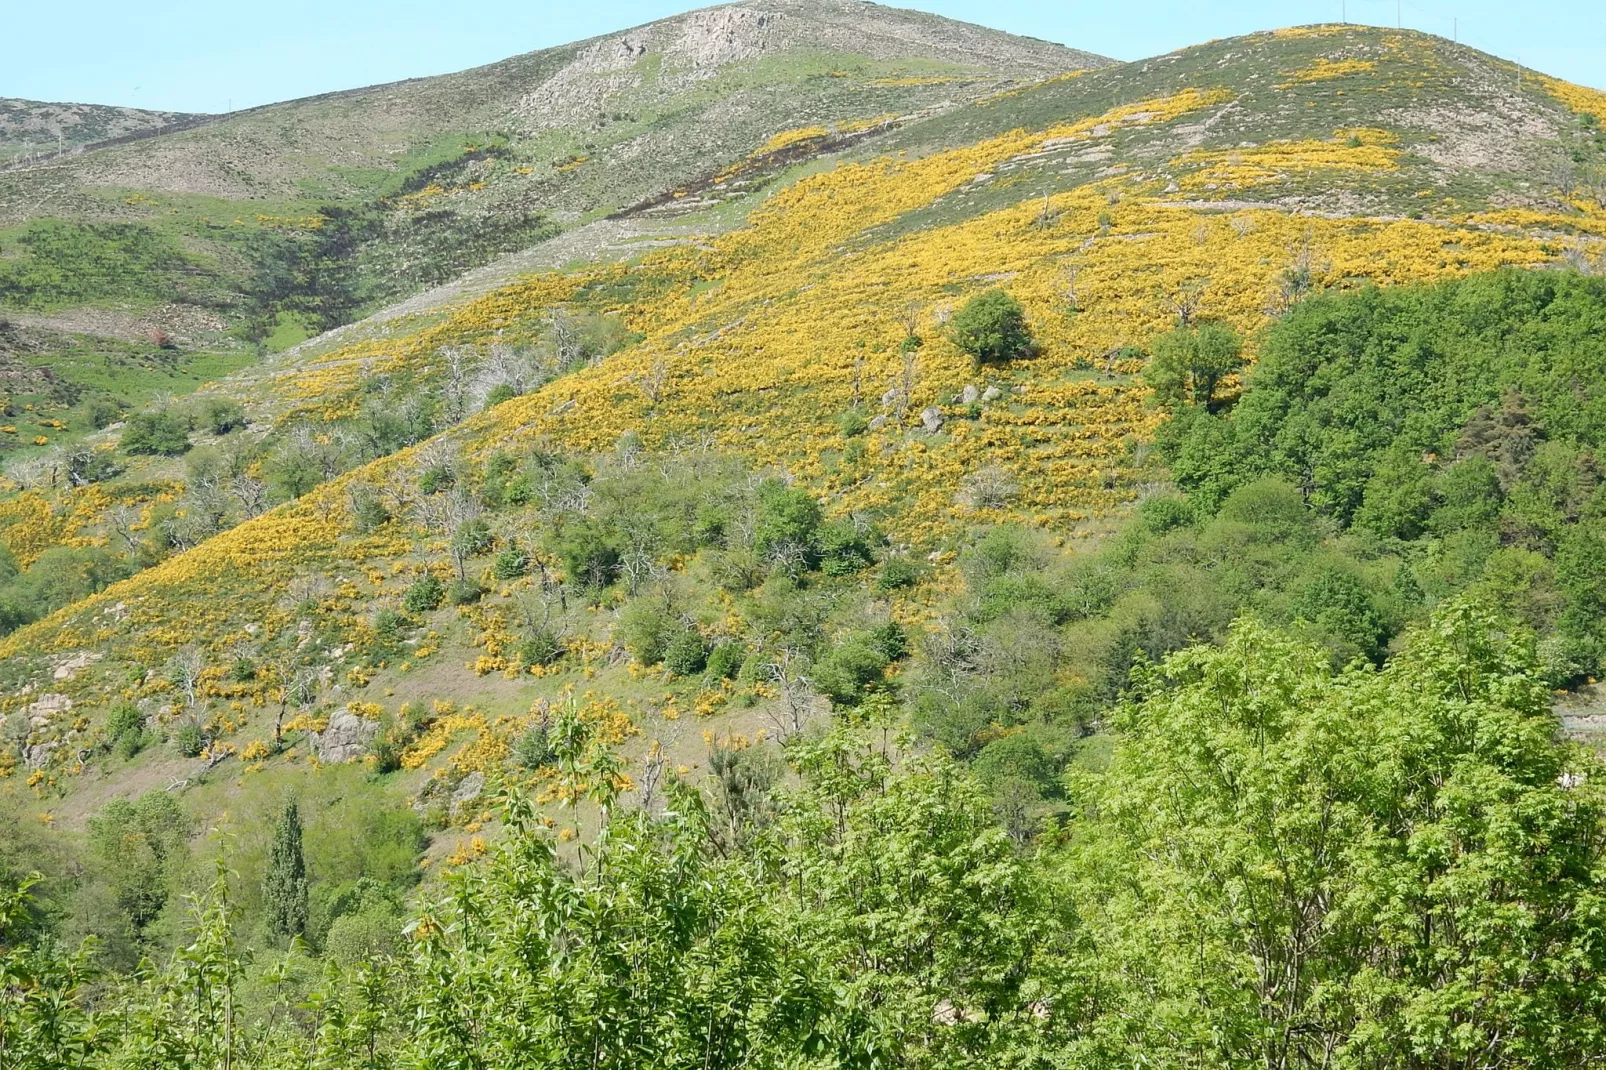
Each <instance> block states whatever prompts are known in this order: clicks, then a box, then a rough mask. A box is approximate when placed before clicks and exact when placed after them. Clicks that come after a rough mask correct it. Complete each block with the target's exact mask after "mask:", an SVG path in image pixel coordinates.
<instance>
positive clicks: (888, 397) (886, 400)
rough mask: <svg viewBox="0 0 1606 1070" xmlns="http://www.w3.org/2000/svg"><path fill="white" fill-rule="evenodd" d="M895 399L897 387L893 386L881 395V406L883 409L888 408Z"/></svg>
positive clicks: (896, 398) (896, 397)
mask: <svg viewBox="0 0 1606 1070" xmlns="http://www.w3.org/2000/svg"><path fill="white" fill-rule="evenodd" d="M897 400H898V388H897V387H893V388H892V389H890V390H888V391H887V392H886V393H885V394H882V395H881V407H882V408H883V409H890V408H892V404H893V402H895V401H897Z"/></svg>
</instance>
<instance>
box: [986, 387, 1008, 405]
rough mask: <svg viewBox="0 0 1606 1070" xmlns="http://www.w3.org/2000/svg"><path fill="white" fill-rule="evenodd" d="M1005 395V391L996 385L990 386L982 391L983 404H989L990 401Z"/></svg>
mask: <svg viewBox="0 0 1606 1070" xmlns="http://www.w3.org/2000/svg"><path fill="white" fill-rule="evenodd" d="M1003 396H1004V392H1003V391H1002V390H1000V389H998V388H997V387H996V386H989V387H988V388H987V389H986V390H983V391H982V392H981V400H982V404H984V405H985V404H988V403H990V402H994V401H997V400H998V399H999V398H1001V397H1003Z"/></svg>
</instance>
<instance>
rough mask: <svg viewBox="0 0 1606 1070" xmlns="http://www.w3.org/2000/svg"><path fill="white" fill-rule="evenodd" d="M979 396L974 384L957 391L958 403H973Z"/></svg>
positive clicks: (979, 393) (979, 392)
mask: <svg viewBox="0 0 1606 1070" xmlns="http://www.w3.org/2000/svg"><path fill="white" fill-rule="evenodd" d="M979 397H981V391H979V390H977V389H976V387H975V386H974V385H970V386H966V387H965V389H963V390H961V391H960V392H959V404H961V405H974V404H975V403H976V399H977V398H979Z"/></svg>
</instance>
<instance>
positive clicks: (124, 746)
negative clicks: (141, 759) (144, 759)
mask: <svg viewBox="0 0 1606 1070" xmlns="http://www.w3.org/2000/svg"><path fill="white" fill-rule="evenodd" d="M106 741H107V743H109V744H110V745H111V747H112V749H113V750H115V751H116V752H117V754H118V755H120V756H122V757H124V758H132V757H133V756H134V755H135V754H138V753H139V751H140V748H141V747H143V746H144V744H145V715H144V714H142V713H140V712H139V707H137V706H135V705H134V704H133V703H132V702H119V703H118V704H117V705H115V706H113V707H112V709H111V713H110V714H109V715H108V716H107V717H106Z"/></svg>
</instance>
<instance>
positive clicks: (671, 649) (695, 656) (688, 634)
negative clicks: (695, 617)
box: [663, 628, 708, 676]
mask: <svg viewBox="0 0 1606 1070" xmlns="http://www.w3.org/2000/svg"><path fill="white" fill-rule="evenodd" d="M663 661H664V668H665V669H667V670H669V671H670V672H672V673H674V674H675V675H676V676H695V675H697V674H698V673H700V672H702V671H703V667H704V666H705V665H707V664H708V643H707V641H706V640H705V639H704V638H703V636H702V633H701V632H699V631H698V630H697V629H696V628H682V629H681V630H679V631H677V632H676V633H675V634H674V635H672V636H670V638H669V641H668V642H667V643H665V644H664V655H663Z"/></svg>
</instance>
